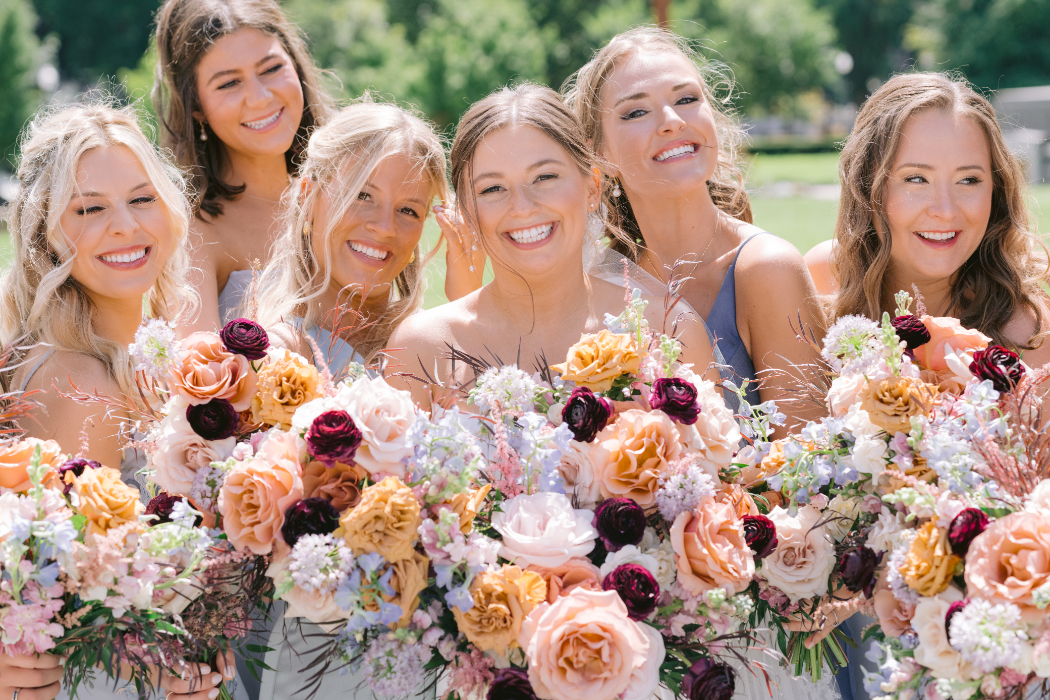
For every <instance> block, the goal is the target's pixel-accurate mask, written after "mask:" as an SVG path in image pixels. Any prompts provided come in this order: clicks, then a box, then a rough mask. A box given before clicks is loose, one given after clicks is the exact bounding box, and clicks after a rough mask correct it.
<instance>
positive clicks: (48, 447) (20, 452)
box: [0, 438, 65, 493]
mask: <svg viewBox="0 0 1050 700" xmlns="http://www.w3.org/2000/svg"><path fill="white" fill-rule="evenodd" d="M37 447H39V448H40V463H41V464H42V465H46V466H47V467H48V470H47V473H46V474H45V475H44V478H43V479H42V480H41V483H46V482H47V481H49V480H50V479H51V478H53V477H54V476H55V475H56V474H57V473H58V472H57V469H58V467H60V466H61V465H62V463H63V462H64V461H65V455H64V454H62V448H61V447H59V446H58V443H57V442H55V441H54V440H38V439H36V438H23V439H21V440H8V441H6V442H3V443H0V489H10V490H12V491H18V492H19V493H21V492H24V491H28V490H29V489H30V487H32V483H30V481H29V474H28V473H27V472H26V469H28V468H29V463H30V461H31V460H32V459H33V453H34V452H35V451H36V448H37Z"/></svg>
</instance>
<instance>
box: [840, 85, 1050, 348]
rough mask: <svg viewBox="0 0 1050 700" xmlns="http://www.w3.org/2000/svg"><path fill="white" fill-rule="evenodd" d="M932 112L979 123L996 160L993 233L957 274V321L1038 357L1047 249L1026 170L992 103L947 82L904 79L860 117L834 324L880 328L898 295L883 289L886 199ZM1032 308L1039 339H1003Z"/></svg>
mask: <svg viewBox="0 0 1050 700" xmlns="http://www.w3.org/2000/svg"><path fill="white" fill-rule="evenodd" d="M930 109H939V110H944V111H946V112H954V113H956V114H961V115H964V116H966V117H968V118H969V119H971V120H972V121H973V123H975V124H976V125H977V126H978V127H979V128H980V129H981V130H982V131H983V132H984V134H985V136H986V137H987V139H988V146H989V148H990V150H991V155H992V173H991V177H992V211H991V217H990V218H989V220H988V229H987V230H986V231H985V234H984V238H983V239H982V240H981V244H980V246H978V248H977V250H976V251H974V253H973V255H971V256H970V258H969V259H968V260H967V261H966V262H965V263H963V265H962V267H960V268H959V270H958V271H957V272H956V273H955V277H954V279H953V280H952V282H951V297H950V301H951V311H950V313H952V314H956V315H958V318H959V321H960V322H961V323H962V324H963V325H964V326H966V327H967V328H976V329H977V330H979V331H981V332H982V333H984V334H985V335H988V336H990V337H991V338H993V339H994V340H995V342H997V343H999V344H1001V345H1004V346H1006V347H1014V348H1016V349H1021V350H1031V349H1033V348H1034V347H1036V346H1035V345H1033V344H1032V342H1033V341H1034V340H1035V339H1036V335H1038V334H1039V330H1040V329H1041V328H1042V326H1043V309H1042V304H1041V303H1039V301H1038V300H1040V299H1045V298H1046V295H1045V293H1044V292H1043V291H1042V289H1041V288H1040V285H1041V283H1043V282H1045V281H1047V265H1046V258H1045V255H1039V254H1038V253H1037V248H1039V247H1040V243H1039V241H1038V239H1037V238H1036V236H1035V235H1034V233H1033V232H1034V231H1035V222H1034V219H1033V218H1032V214H1031V212H1030V211H1029V208H1028V202H1027V200H1026V196H1027V192H1028V186H1027V182H1026V179H1025V174H1024V168H1023V167H1022V166H1021V163H1020V162H1019V161H1018V159H1017V157H1016V156H1014V155H1013V154H1012V153H1011V152H1010V149H1009V148H1007V147H1006V142H1005V141H1004V140H1003V133H1002V130H1001V129H1000V128H999V122H998V121H997V120H996V118H995V109H994V108H993V107H992V105H991V104H990V103H989V102H988V100H986V99H985V98H984V97H982V96H981V95H979V94H978V93H977V92H976V91H974V89H973V88H972V87H970V85H969V83H968V82H966V80H965V79H963V78H960V77H958V76H955V75H952V74H947V73H909V74H906V75H898V76H896V77H894V78H892V79H891V80H889V81H888V82H887V83H886V84H885V85H883V86H882V87H880V88H879V89H878V90H876V91H875V93H874V94H873V95H872V96H871V97H869V98H868V101H867V102H865V103H864V107H863V108H862V109H861V110H860V114H858V115H857V121H856V124H855V125H854V127H853V133H851V134H850V136H849V138H848V139H847V140H846V144H845V146H844V147H843V149H842V156H841V158H840V159H839V179H840V181H841V182H842V194H841V195H840V198H839V212H838V219H837V221H836V223H835V241H836V245H835V246H834V248H833V251H832V255H831V265H832V271H833V273H834V274H835V277H836V279H837V280H838V282H839V292H838V296H837V297H836V299H835V300H834V303H833V309H832V311H833V315H834V316H835V317H836V318H837V317H839V316H845V315H847V314H860V315H864V316H867V317H868V318H873V319H878V318H880V317H881V315H882V302H883V301H884V300H886V299H888V297H889V295H892V294H893V292H895V291H897V290H891V289H886V288H885V279H886V272H887V270H888V269H889V265H890V250H891V246H892V236H891V235H890V229H889V222H888V220H887V218H886V210H885V206H884V204H883V197H884V193H885V187H886V181H887V180H888V179H889V173H890V169H891V168H892V166H893V161H894V159H895V158H896V156H897V149H898V148H899V146H900V140H901V134H902V133H903V131H904V127H905V125H906V124H907V122H908V119H910V118H911V117H912V116H914V115H916V114H918V113H920V112H923V111H925V110H930ZM876 222H878V226H876ZM1044 251H1045V249H1044ZM1025 307H1027V308H1028V309H1031V310H1032V311H1033V312H1034V313H1035V317H1036V322H1037V323H1036V334H1035V335H1033V336H1032V337H1031V338H1029V339H1028V342H1027V343H1024V344H1018V343H1014V342H1012V341H1010V340H1009V339H1008V338H1006V337H1005V336H1004V335H1003V328H1004V327H1005V326H1006V324H1007V323H1008V322H1009V321H1010V319H1011V318H1012V317H1013V315H1014V314H1015V313H1016V312H1017V310H1018V309H1021V308H1025Z"/></svg>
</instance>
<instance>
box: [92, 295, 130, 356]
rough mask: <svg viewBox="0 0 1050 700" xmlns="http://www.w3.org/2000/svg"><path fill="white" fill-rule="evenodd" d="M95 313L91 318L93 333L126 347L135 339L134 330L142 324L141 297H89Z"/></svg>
mask: <svg viewBox="0 0 1050 700" xmlns="http://www.w3.org/2000/svg"><path fill="white" fill-rule="evenodd" d="M91 301H92V303H93V304H94V305H95V315H94V317H93V318H92V319H91V325H92V329H93V330H94V331H95V335H97V336H99V337H102V338H105V339H106V340H108V341H111V342H113V343H116V344H117V345H123V346H125V347H127V346H128V345H131V344H132V343H133V342H134V341H135V331H137V330H138V328H139V326H140V325H141V324H142V298H141V297H135V298H131V299H115V298H112V297H96V296H92V297H91Z"/></svg>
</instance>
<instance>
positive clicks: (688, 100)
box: [675, 95, 700, 105]
mask: <svg viewBox="0 0 1050 700" xmlns="http://www.w3.org/2000/svg"><path fill="white" fill-rule="evenodd" d="M699 101H700V98H699V97H694V96H693V95H687V96H686V97H683V98H681V99H680V100H678V102H676V103H675V104H680V105H687V104H690V103H692V102H699Z"/></svg>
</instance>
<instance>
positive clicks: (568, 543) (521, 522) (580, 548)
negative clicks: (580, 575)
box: [492, 493, 598, 567]
mask: <svg viewBox="0 0 1050 700" xmlns="http://www.w3.org/2000/svg"><path fill="white" fill-rule="evenodd" d="M593 519H594V514H593V513H592V512H591V511H589V510H584V509H582V508H581V509H576V508H573V507H572V502H571V501H569V498H568V496H566V495H565V494H561V493H535V494H532V495H531V496H530V495H521V496H515V497H514V498H512V499H511V500H510V501H508V502H506V503H504V504H503V510H502V512H499V513H495V514H494V515H493V516H492V527H493V529H495V530H496V531H497V532H499V533H500V534H501V535H503V546H502V547H500V552H499V554H500V556H501V557H503V558H504V559H508V560H510V561H512V562H514V563H515V564H517V565H518V566H530V565H532V566H545V567H555V566H561V565H563V564H565V563H566V562H567V561H569V560H570V559H572V558H574V557H585V556H587V555H588V554H589V553H590V552H591V550H593V549H594V541H595V540H596V539H598V531H597V530H595V529H594V526H593V525H591V521H592V520H593Z"/></svg>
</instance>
